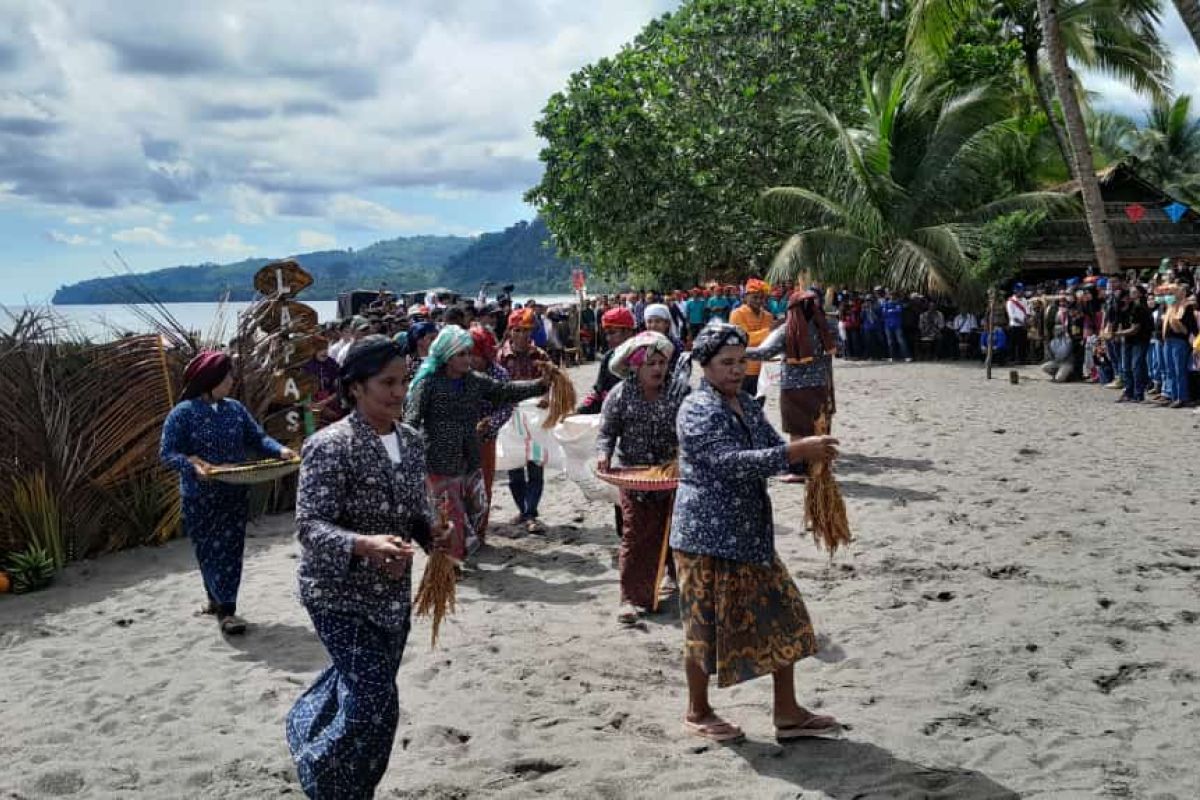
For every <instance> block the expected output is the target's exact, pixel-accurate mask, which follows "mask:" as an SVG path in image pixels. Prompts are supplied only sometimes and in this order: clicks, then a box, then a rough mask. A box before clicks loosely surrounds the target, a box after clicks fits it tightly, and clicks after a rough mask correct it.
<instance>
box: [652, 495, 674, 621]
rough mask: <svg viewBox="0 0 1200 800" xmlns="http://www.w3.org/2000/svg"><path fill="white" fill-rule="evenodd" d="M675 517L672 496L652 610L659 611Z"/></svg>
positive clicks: (660, 553) (656, 573) (655, 575)
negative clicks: (672, 522) (672, 523)
mask: <svg viewBox="0 0 1200 800" xmlns="http://www.w3.org/2000/svg"><path fill="white" fill-rule="evenodd" d="M674 517H675V502H674V498H672V502H671V510H670V512H668V513H667V525H666V529H665V530H664V531H663V540H662V547H661V548H660V549H659V551H658V569H657V570H656V571H655V573H654V606H653V608H652V610H653V611H655V612H657V611H658V602H659V595H660V593H661V592H660V591H659V590H660V588H661V587H662V579H663V573H664V572H666V569H667V551H668V550H669V549H670V541H671V520H672V519H674Z"/></svg>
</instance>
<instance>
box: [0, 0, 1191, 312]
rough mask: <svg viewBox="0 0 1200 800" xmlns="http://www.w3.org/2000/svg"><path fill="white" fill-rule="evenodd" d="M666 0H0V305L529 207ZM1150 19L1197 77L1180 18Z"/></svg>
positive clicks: (1125, 94) (502, 220) (1124, 94)
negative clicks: (127, 274) (593, 74)
mask: <svg viewBox="0 0 1200 800" xmlns="http://www.w3.org/2000/svg"><path fill="white" fill-rule="evenodd" d="M677 5H678V0H604V1H603V2H599V3H590V2H580V0H339V2H337V3H330V2H328V0H236V1H230V0H208V2H205V3H191V2H185V0H154V1H153V2H148V1H147V0H108V1H107V2H101V0H0V242H3V249H4V252H3V256H2V257H0V303H9V304H19V303H23V302H31V303H34V302H44V301H45V300H47V299H48V298H49V296H50V295H51V294H53V292H54V290H55V289H56V288H57V287H59V286H60V285H64V284H68V283H73V282H75V281H78V280H82V279H85V278H89V277H98V276H104V275H110V274H113V272H114V271H116V270H118V269H121V268H122V267H120V266H119V263H120V262H119V261H118V256H117V255H116V254H117V253H119V257H120V259H121V260H123V261H124V262H125V263H127V264H128V266H129V267H130V268H132V269H134V270H135V271H142V270H149V269H158V268H162V267H168V266H175V265H178V264H197V263H205V262H228V261H236V260H239V259H242V258H247V257H251V256H262V257H271V258H276V257H283V256H286V255H291V254H296V253H302V252H308V251H313V250H323V249H342V248H346V247H355V248H357V247H363V246H365V245H368V244H370V243H372V242H375V241H378V240H380V239H386V238H392V237H395V236H406V235H416V234H458V235H474V234H478V233H481V232H484V231H491V230H500V229H502V228H504V227H507V226H508V225H511V224H512V223H514V222H516V221H517V220H520V219H528V218H530V217H532V216H533V213H534V212H533V209H531V208H530V207H528V206H527V205H525V203H524V202H523V201H522V195H523V193H524V192H525V190H526V189H528V188H529V187H530V186H532V185H533V184H535V183H536V182H537V181H538V178H539V176H540V174H541V166H540V164H539V162H538V158H537V155H538V151H539V149H540V144H539V142H538V140H537V137H536V136H535V135H534V133H533V123H534V120H536V119H537V117H538V115H539V113H540V111H541V109H542V107H543V106H544V104H545V101H546V99H547V98H548V97H549V96H550V95H551V94H552V93H554V92H555V91H558V90H559V89H561V88H562V87H563V86H564V85H565V83H566V80H567V78H568V77H569V76H570V74H571V73H572V72H574V71H575V70H577V69H579V68H580V67H582V66H583V65H585V64H587V63H590V62H592V61H595V60H596V59H598V58H600V57H602V56H605V55H610V54H612V53H614V52H616V51H617V50H618V49H619V48H620V46H621V45H622V44H623V43H625V42H627V41H629V40H630V39H632V38H633V37H634V36H635V35H636V34H637V32H638V31H639V30H640V29H641V28H642V27H643V26H644V25H645V24H646V23H647V22H649V21H650V20H651V19H653V18H654V17H656V16H658V15H660V14H662V13H663V12H665V11H669V10H670V9H672V8H674V7H676V6H677ZM1167 5H1168V6H1170V4H1169V3H1168V4H1167ZM1165 27H1166V36H1167V37H1168V39H1169V41H1170V42H1171V45H1172V47H1173V49H1174V52H1175V54H1176V73H1177V86H1180V87H1195V86H1200V56H1198V55H1197V53H1196V50H1195V47H1194V46H1193V45H1192V42H1191V40H1190V39H1189V38H1188V35H1187V33H1186V31H1185V30H1184V28H1183V25H1182V23H1181V22H1180V21H1179V19H1178V17H1177V16H1175V12H1174V9H1173V7H1171V11H1170V16H1169V17H1168V19H1167V22H1166V25H1165ZM1087 85H1088V86H1089V88H1091V89H1094V90H1097V91H1098V92H1099V101H1098V103H1099V104H1100V105H1103V106H1106V107H1111V108H1117V109H1120V110H1123V111H1127V112H1131V113H1138V111H1139V109H1140V108H1141V105H1142V101H1141V100H1140V99H1139V98H1137V97H1136V96H1135V95H1133V93H1132V92H1130V91H1129V90H1127V89H1126V88H1125V87H1123V86H1121V85H1120V84H1118V83H1116V82H1115V81H1111V80H1108V79H1106V78H1103V77H1096V76H1093V77H1090V78H1089V79H1088V80H1087Z"/></svg>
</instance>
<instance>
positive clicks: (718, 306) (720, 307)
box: [708, 287, 733, 322]
mask: <svg viewBox="0 0 1200 800" xmlns="http://www.w3.org/2000/svg"><path fill="white" fill-rule="evenodd" d="M732 310H733V303H731V302H730V301H729V298H728V297H726V296H725V294H724V292H722V290H721V288H720V287H717V288H716V289H713V296H712V297H710V298H708V318H709V319H710V320H714V319H716V320H720V321H721V322H728V321H729V312H730V311H732Z"/></svg>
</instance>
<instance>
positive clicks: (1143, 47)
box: [908, 0, 1171, 174]
mask: <svg viewBox="0 0 1200 800" xmlns="http://www.w3.org/2000/svg"><path fill="white" fill-rule="evenodd" d="M1160 5H1161V4H1160V0H1064V1H1063V2H1061V3H1060V4H1059V6H1060V9H1059V15H1058V17H1059V26H1060V29H1061V31H1062V37H1061V39H1062V41H1063V44H1064V47H1065V48H1066V51H1067V55H1068V57H1069V58H1070V59H1071V60H1072V61H1074V62H1075V63H1076V64H1078V65H1080V66H1082V67H1086V68H1088V69H1094V70H1098V71H1100V72H1104V73H1106V74H1108V75H1112V76H1114V77H1116V78H1119V79H1120V80H1122V81H1124V82H1125V83H1127V84H1129V85H1130V86H1131V87H1133V88H1134V89H1135V90H1137V91H1138V92H1140V93H1145V94H1150V95H1151V96H1153V97H1164V96H1166V94H1167V92H1168V91H1169V87H1170V85H1171V60H1170V51H1169V49H1168V48H1167V46H1166V44H1165V43H1164V42H1163V41H1162V39H1161V37H1160V36H1159V33H1158V27H1159V22H1160V16H1161V9H1160ZM984 18H988V19H991V20H993V21H995V22H998V23H999V25H1000V31H1001V35H1002V36H1004V37H1005V38H1006V39H1007V40H1009V41H1015V42H1017V43H1018V44H1019V46H1020V50H1021V59H1022V66H1023V68H1024V72H1025V77H1026V79H1027V81H1028V83H1029V88H1030V89H1031V90H1032V91H1033V92H1034V93H1035V95H1036V97H1037V101H1038V105H1039V106H1040V107H1041V110H1042V113H1043V114H1045V115H1046V118H1047V120H1048V121H1049V122H1050V126H1051V129H1052V130H1053V132H1054V137H1055V140H1056V141H1057V143H1058V149H1059V152H1060V153H1061V154H1062V158H1063V161H1064V162H1065V163H1067V164H1068V165H1071V164H1073V162H1074V159H1073V157H1072V156H1071V153H1070V152H1069V149H1070V141H1069V137H1068V135H1067V132H1066V130H1065V128H1064V127H1063V124H1062V122H1061V121H1060V119H1059V115H1058V113H1056V107H1055V103H1054V92H1053V91H1052V88H1051V86H1050V85H1048V83H1047V76H1046V75H1045V70H1044V68H1043V61H1042V57H1043V54H1044V50H1045V42H1044V36H1043V32H1042V24H1041V21H1040V18H1039V15H1038V4H1037V2H1036V0H917V1H916V2H915V3H914V5H913V8H912V11H911V13H910V15H909V34H908V35H909V43H910V44H911V45H913V46H914V47H915V49H916V50H917V52H919V53H924V54H925V55H927V56H932V57H936V58H941V57H944V56H945V54H946V53H947V52H948V51H949V48H950V47H951V45H952V44H953V42H954V39H955V36H956V35H957V32H958V31H959V30H960V29H961V28H963V27H964V26H966V25H969V24H971V23H972V22H974V21H978V20H980V19H984ZM1074 171H1075V170H1074V168H1073V167H1072V168H1071V172H1072V174H1074Z"/></svg>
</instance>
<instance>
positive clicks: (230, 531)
mask: <svg viewBox="0 0 1200 800" xmlns="http://www.w3.org/2000/svg"><path fill="white" fill-rule="evenodd" d="M183 382H184V387H183V395H182V396H181V399H180V402H179V404H178V405H176V406H175V408H173V409H171V413H170V414H168V415H167V419H166V422H164V423H163V431H162V443H161V448H160V453H159V454H160V457H161V458H162V462H163V464H165V465H166V466H167V467H168V468H169V469H173V470H175V471H176V472H178V473H179V493H180V495H181V496H182V498H183V530H184V534H185V535H186V536H187V537H188V538H189V539H191V540H192V547H193V548H194V549H195V551H196V561H197V562H199V564H200V575H201V577H203V579H204V590H205V593H206V594H207V595H208V602H207V604H206V605H205V606H204V608H203V609H202V611H203V613H205V614H215V615H216V617H217V623H218V624H219V625H220V628H221V632H222V633H225V634H241V633H245V632H246V622H245V621H244V620H243V619H241V618H240V617H238V616H237V613H236V612H237V596H238V588H239V587H240V586H241V582H242V554H243V552H244V551H245V547H246V512H247V508H246V496H247V489H246V487H245V486H232V485H229V484H225V483H218V482H216V481H208V480H204V479H205V478H206V477H207V476H208V474H209V472H210V471H211V469H212V468H213V467H215V466H221V465H228V464H240V463H242V462H244V461H246V460H247V458H246V454H247V451H248V450H249V449H251V448H253V449H257V450H261V451H262V452H263V453H264V454H266V455H268V456H274V457H275V458H281V459H294V458H295V457H296V454H295V453H293V452H292V451H291V450H290V449H289V448H287V447H284V446H283V445H281V444H280V443H279V442H277V441H275V440H274V439H272V438H271V437H270V436H267V434H266V433H265V432H264V431H263V429H262V427H261V426H260V425H259V424H258V423H257V422H256V421H255V420H254V417H252V416H251V415H250V412H249V411H247V410H246V408H245V406H243V405H242V404H241V403H239V402H238V401H237V400H232V399H230V398H229V392H230V390H231V389H232V388H233V373H232V362H231V361H230V359H229V356H228V355H226V354H225V353H221V352H217V351H206V352H203V353H201V354H200V355H198V356H196V357H195V358H193V359H192V360H191V361H190V362H189V363H188V365H187V368H186V369H184V371H183Z"/></svg>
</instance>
